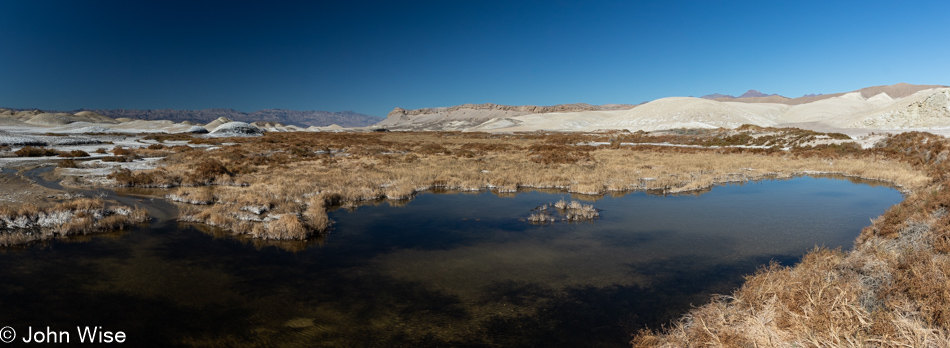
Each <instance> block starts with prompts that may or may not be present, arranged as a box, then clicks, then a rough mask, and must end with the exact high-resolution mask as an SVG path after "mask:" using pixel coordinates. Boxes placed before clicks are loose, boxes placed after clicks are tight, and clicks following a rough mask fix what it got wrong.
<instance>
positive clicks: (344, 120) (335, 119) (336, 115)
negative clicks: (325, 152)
mask: <svg viewBox="0 0 950 348" xmlns="http://www.w3.org/2000/svg"><path fill="white" fill-rule="evenodd" d="M9 110H10V111H12V112H17V109H9ZM19 111H30V112H39V111H35V110H19ZM83 112H86V113H90V114H96V115H99V116H105V117H108V118H111V119H136V120H145V121H172V122H175V123H181V122H192V123H196V124H205V123H209V122H213V121H214V120H217V119H219V118H222V117H223V118H227V119H230V120H234V121H238V122H246V123H252V122H258V121H261V122H276V123H280V124H284V125H294V126H298V127H303V128H306V127H310V126H314V127H326V126H329V125H333V124H337V125H340V126H344V127H363V126H368V125H371V124H374V123H377V122H379V121H380V120H381V119H380V118H379V117H376V116H371V115H365V114H360V113H356V112H352V111H341V112H329V111H312V110H311V111H298V110H286V109H265V110H258V111H254V112H250V113H248V112H242V111H238V110H234V109H202V110H176V109H150V110H139V109H80V110H74V111H68V112H63V111H47V113H50V114H60V115H62V114H75V115H79V114H82V113H83ZM52 122H55V121H52Z"/></svg>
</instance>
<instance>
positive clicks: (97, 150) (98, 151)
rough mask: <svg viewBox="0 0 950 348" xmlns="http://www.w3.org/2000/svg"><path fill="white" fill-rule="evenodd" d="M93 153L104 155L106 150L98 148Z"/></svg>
mask: <svg viewBox="0 0 950 348" xmlns="http://www.w3.org/2000/svg"><path fill="white" fill-rule="evenodd" d="M94 152H95V153H106V149H103V148H101V147H100V148H98V149H96V151H94Z"/></svg>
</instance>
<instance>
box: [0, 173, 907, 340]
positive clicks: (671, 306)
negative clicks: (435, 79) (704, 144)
mask: <svg viewBox="0 0 950 348" xmlns="http://www.w3.org/2000/svg"><path fill="white" fill-rule="evenodd" d="M562 197H563V198H565V199H569V198H570V195H568V194H550V193H539V192H527V193H521V194H518V195H515V196H506V197H504V198H499V197H497V196H495V195H493V194H491V193H480V194H447V195H443V194H422V195H419V196H418V197H416V198H415V199H414V200H412V201H410V202H409V203H408V204H406V205H405V206H403V207H391V206H389V205H387V204H380V205H376V206H364V207H361V208H358V209H356V210H355V211H352V212H348V211H346V210H337V211H334V212H333V213H331V217H332V218H333V219H334V220H335V221H336V224H335V225H334V229H333V231H332V232H331V233H330V234H329V236H327V239H326V241H325V242H324V243H323V244H322V245H317V244H314V245H311V246H310V247H309V248H307V249H305V250H303V251H300V252H297V253H290V252H286V251H284V250H280V249H277V248H273V247H265V248H263V249H260V250H258V249H257V248H255V247H254V245H253V243H250V242H248V241H242V240H238V239H234V238H229V237H221V236H220V235H218V236H215V235H212V234H207V233H202V232H199V231H197V230H194V229H192V228H189V227H187V226H186V225H182V226H178V227H176V225H175V223H174V222H165V223H161V222H159V223H155V224H153V226H152V227H151V228H149V229H145V230H137V231H132V232H128V233H125V234H119V235H118V237H116V236H113V237H111V238H93V239H91V241H90V242H87V243H61V242H53V243H49V244H46V245H34V246H32V247H29V248H26V249H25V250H9V251H5V252H0V265H3V269H2V271H0V284H3V285H2V286H0V306H2V308H3V310H2V311H0V324H3V325H8V324H11V323H12V324H14V325H19V326H21V327H20V328H22V329H23V330H25V329H26V325H33V326H34V327H45V326H47V325H51V326H53V328H54V329H56V328H57V326H59V327H63V328H66V329H69V328H72V327H74V326H76V325H104V326H110V327H107V329H113V330H123V331H126V332H127V333H128V335H129V343H130V344H136V342H137V343H138V344H137V345H141V344H147V343H143V342H149V343H154V342H158V343H174V344H186V345H190V344H197V345H202V344H205V343H211V342H218V343H221V344H222V345H228V346H237V345H242V344H246V345H250V346H256V345H268V344H269V345H280V344H290V345H300V346H319V345H324V346H381V345H382V346H398V345H406V346H451V345H464V344H476V345H477V344H494V345H501V346H538V345H553V346H593V345H595V344H594V343H595V342H599V343H602V344H603V345H605V346H624V345H625V342H626V341H627V340H628V339H629V337H628V335H629V333H631V332H634V331H636V330H637V329H639V328H642V327H643V326H645V325H649V326H651V327H656V326H657V325H658V324H659V323H664V322H667V321H669V320H671V319H674V318H676V317H678V316H680V315H682V313H683V311H685V310H687V309H688V308H689V305H690V304H691V303H692V304H701V303H704V302H706V301H708V299H709V294H711V293H727V292H730V291H731V289H732V288H734V287H735V286H737V285H738V284H740V282H741V279H742V278H741V276H742V275H743V274H749V273H751V272H753V271H754V270H755V269H756V267H759V266H761V265H764V264H766V263H768V262H769V260H771V259H775V260H779V261H781V262H785V263H790V262H794V261H795V260H796V259H797V258H798V257H800V256H801V255H802V254H803V253H804V252H806V251H808V250H810V249H811V248H812V247H814V246H815V245H826V246H829V247H837V246H843V247H844V248H849V247H850V246H851V245H852V243H853V240H854V238H855V237H856V236H857V234H858V233H859V231H860V229H861V228H862V227H863V226H866V225H867V224H868V223H869V220H868V219H869V218H871V217H874V216H877V215H879V214H881V213H882V212H884V210H885V209H886V208H887V207H888V206H890V205H891V204H894V203H897V202H899V201H900V200H901V196H900V194H899V193H897V192H896V191H895V190H893V189H889V188H885V187H871V186H867V185H855V184H851V183H848V182H847V181H841V180H829V179H814V178H798V179H793V180H787V181H765V182H757V183H748V184H745V185H741V186H740V185H731V186H725V187H716V188H714V189H713V190H712V191H711V192H709V193H706V194H703V195H700V196H693V195H683V196H667V197H660V196H651V195H647V194H645V193H631V194H627V195H624V196H622V197H606V198H603V199H601V200H597V201H593V202H585V204H593V205H594V206H595V207H597V208H598V209H601V210H602V211H601V218H600V219H598V220H596V221H595V222H593V223H574V224H569V223H558V224H554V225H545V226H537V225H531V224H528V223H527V222H524V221H520V219H523V218H525V217H527V216H528V214H529V213H530V210H531V209H532V208H534V207H536V206H539V205H541V204H544V203H552V202H555V201H557V200H558V199H560V198H562ZM15 328H17V327H16V326H15ZM20 328H18V329H20ZM18 331H19V330H18ZM24 332H25V331H24ZM156 344H157V343H156Z"/></svg>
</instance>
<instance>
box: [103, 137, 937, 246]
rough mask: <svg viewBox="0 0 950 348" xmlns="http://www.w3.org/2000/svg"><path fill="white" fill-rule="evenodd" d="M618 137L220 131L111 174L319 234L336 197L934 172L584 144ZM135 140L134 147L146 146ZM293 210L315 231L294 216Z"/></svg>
mask: <svg viewBox="0 0 950 348" xmlns="http://www.w3.org/2000/svg"><path fill="white" fill-rule="evenodd" d="M773 131H774V130H773ZM610 137H618V135H617V134H613V133H607V134H560V133H557V134H541V133H529V134H508V135H499V134H473V133H458V132H445V133H384V134H379V133H370V134H360V133H347V134H340V133H272V134H268V135H267V136H264V137H261V138H234V139H216V140H215V141H218V142H234V143H237V145H233V146H227V147H222V148H219V149H216V150H211V151H202V150H182V151H178V152H176V153H175V154H174V155H170V156H169V157H167V158H166V159H165V162H164V163H165V165H164V167H161V168H158V169H155V170H149V171H139V172H131V171H128V170H120V171H117V172H115V173H113V174H112V175H111V176H110V177H111V178H113V179H114V180H115V181H116V182H117V184H119V185H122V186H151V187H177V186H185V187H201V186H206V185H214V187H215V189H214V190H207V189H203V188H183V189H178V191H177V192H175V193H172V194H170V195H169V197H172V198H173V199H175V200H179V201H183V202H185V203H192V204H199V205H207V206H192V207H189V208H188V209H184V210H182V214H181V219H182V220H185V221H193V222H204V223H208V224H211V225H214V226H217V227H221V228H224V229H226V230H230V231H233V232H235V233H238V234H249V235H252V236H256V237H260V238H274V239H286V238H307V237H309V236H312V235H313V234H314V233H320V232H323V231H325V230H326V228H327V226H328V225H329V224H330V221H329V220H328V218H327V217H326V207H328V206H332V205H346V206H351V205H354V204H359V203H360V202H367V201H374V200H379V199H389V200H405V199H408V198H411V197H412V196H413V195H414V194H415V193H417V192H419V191H423V190H428V189H431V188H445V189H452V190H461V191H475V190H484V189H491V190H495V191H497V192H501V193H506V192H516V191H517V190H519V189H525V188H536V189H558V190H565V191H568V192H571V193H579V194H587V195H602V194H606V193H610V192H625V191H631V190H662V191H665V192H670V193H676V192H689V191H694V190H700V189H704V188H708V187H709V186H711V185H715V184H721V183H727V182H735V181H747V180H755V179H761V178H774V177H790V176H794V175H801V174H807V173H841V174H844V175H851V176H859V177H865V178H872V179H879V180H884V181H888V182H891V183H893V184H895V185H899V186H902V187H905V188H906V189H908V190H913V189H915V188H918V187H921V186H922V185H925V184H926V183H927V182H929V180H930V179H929V178H928V177H927V176H926V175H924V174H923V173H921V172H919V171H917V170H915V169H913V168H912V166H911V165H910V164H907V163H901V162H899V161H897V160H894V159H888V158H887V156H886V155H874V154H864V155H863V156H853V155H848V154H841V153H838V152H835V151H837V150H836V149H835V148H830V149H831V150H828V149H829V147H825V148H820V149H817V150H816V149H813V148H801V149H797V151H793V152H785V151H780V150H766V149H728V148H722V149H695V148H670V147H660V146H636V147H631V146H622V147H620V146H618V147H616V148H611V147H609V146H603V147H594V146H587V145H578V144H582V143H591V142H597V141H601V140H605V139H607V138H610ZM667 140H669V139H667ZM697 141H698V140H697ZM124 151H131V152H132V153H131V154H125V153H123V154H124V155H132V156H134V155H137V154H136V153H134V151H138V150H128V149H124ZM849 151H850V150H849ZM287 214H293V216H294V217H295V218H296V220H291V219H290V217H286V216H287ZM277 221H283V222H277ZM292 221H296V222H299V223H300V226H301V227H302V228H304V229H305V230H306V231H308V232H307V233H299V231H298V230H297V229H296V228H289V226H290V225H291V224H292V223H291V222H292ZM292 225H294V226H295V227H296V224H295V223H293V224H292ZM289 231H295V232H293V233H291V232H289Z"/></svg>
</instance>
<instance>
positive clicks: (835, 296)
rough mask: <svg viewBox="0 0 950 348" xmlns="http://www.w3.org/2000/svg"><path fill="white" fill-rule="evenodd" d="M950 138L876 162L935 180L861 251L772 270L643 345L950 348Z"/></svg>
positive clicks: (891, 213)
mask: <svg viewBox="0 0 950 348" xmlns="http://www.w3.org/2000/svg"><path fill="white" fill-rule="evenodd" d="M948 149H950V146H948V141H947V140H946V139H943V138H941V137H937V136H933V135H930V134H923V133H905V134H901V135H897V136H892V137H889V138H887V139H885V141H884V142H882V144H880V145H879V147H878V148H877V149H875V150H873V151H871V152H872V154H873V156H881V157H886V158H893V159H899V160H901V161H902V162H904V163H908V164H912V165H913V166H914V167H915V168H917V169H918V170H920V171H921V172H926V173H929V174H930V177H931V178H932V180H931V183H930V184H929V185H927V186H926V187H922V188H918V189H916V190H914V192H913V194H911V195H910V196H909V197H907V198H906V199H905V200H904V201H903V202H901V203H900V204H898V205H896V206H895V207H892V208H891V209H890V210H888V211H887V212H886V213H885V214H884V215H883V216H881V217H879V218H878V219H876V220H875V221H873V224H872V225H871V226H868V227H867V228H865V229H864V230H863V231H862V233H861V236H860V237H859V238H858V240H857V242H856V245H855V248H854V250H852V251H851V252H849V253H842V252H837V251H829V250H816V251H813V252H811V253H809V254H807V255H806V256H805V257H804V258H803V260H802V261H801V263H799V264H798V265H795V266H794V267H780V266H777V265H771V266H770V267H767V268H765V269H763V270H761V271H759V272H758V273H757V274H755V275H753V276H751V277H748V278H747V280H746V283H745V284H744V285H743V286H742V288H740V289H739V290H737V291H736V292H735V293H733V294H732V295H730V296H723V297H720V298H718V299H715V300H714V301H713V302H712V303H709V304H707V305H704V306H702V307H699V308H696V309H694V310H692V311H690V313H689V314H688V315H686V316H685V317H683V318H682V319H681V320H680V321H679V322H677V323H674V325H673V326H672V327H671V328H669V329H667V330H665V331H662V332H651V331H646V330H645V331H642V332H640V333H639V334H638V335H637V337H636V338H634V340H633V341H632V342H631V343H632V344H633V346H636V347H653V346H664V347H680V346H725V347H747V346H752V347H754V346H761V347H786V346H787V347H796V346H797V347H801V346H822V347H824V346H828V347H839V346H846V347H868V346H873V347H950V255H948V254H947V253H948V252H950V250H948V249H950V248H948V247H950V245H948V244H950V233H948V231H950V214H948V207H950V192H948V191H947V190H946V187H950V177H948V174H947V173H948V172H947V169H948V165H950V164H948V161H947V155H948V153H950V151H948Z"/></svg>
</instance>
